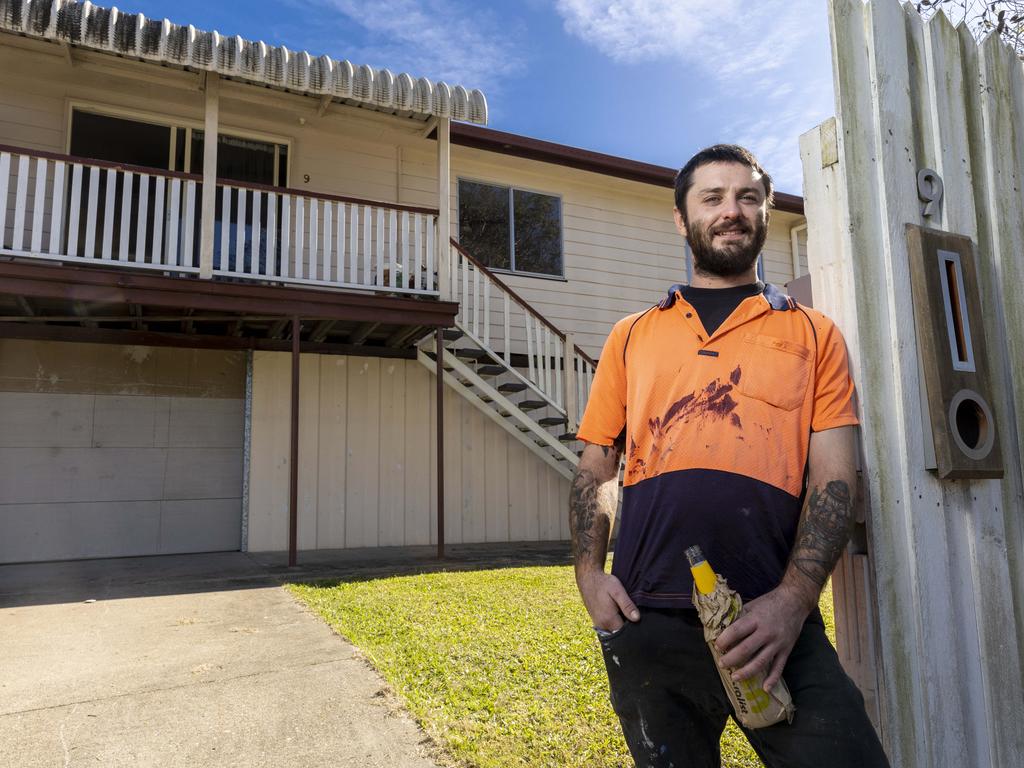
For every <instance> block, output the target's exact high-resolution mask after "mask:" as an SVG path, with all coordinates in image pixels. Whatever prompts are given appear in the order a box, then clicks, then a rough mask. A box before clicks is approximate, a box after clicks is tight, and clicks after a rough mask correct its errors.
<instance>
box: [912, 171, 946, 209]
mask: <svg viewBox="0 0 1024 768" xmlns="http://www.w3.org/2000/svg"><path fill="white" fill-rule="evenodd" d="M917 196H918V198H920V200H921V202H922V203H924V206H923V207H922V209H921V215H922V216H924V217H925V218H927V217H929V216H931V215H932V214H933V213H936V212H937V210H938V207H939V203H941V202H942V177H941V176H939V174H937V173H936V172H935V171H933V170H932V169H931V168H922V169H921V170H920V171H918V172H917Z"/></svg>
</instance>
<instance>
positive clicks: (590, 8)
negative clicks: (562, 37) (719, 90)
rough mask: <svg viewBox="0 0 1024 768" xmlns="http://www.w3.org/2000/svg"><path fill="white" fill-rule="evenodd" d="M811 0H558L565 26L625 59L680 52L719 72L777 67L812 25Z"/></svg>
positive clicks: (742, 73) (745, 73)
mask: <svg viewBox="0 0 1024 768" xmlns="http://www.w3.org/2000/svg"><path fill="white" fill-rule="evenodd" d="M807 6H808V0H803V1H802V2H792V1H789V0H761V1H760V2H750V0H747V2H743V1H742V0H690V1H689V2H681V0H556V3H555V7H556V8H557V9H558V12H559V14H560V15H561V16H562V18H563V20H564V22H565V29H566V31H567V32H568V33H569V34H571V35H575V36H576V37H578V38H580V39H581V40H583V41H584V42H586V43H588V44H590V45H593V46H594V47H595V48H597V49H598V50H599V51H601V52H602V53H604V54H605V55H607V56H609V57H611V58H612V59H614V60H616V61H620V62H625V63H636V62H642V61H653V60H658V59H680V60H683V61H686V62H689V63H692V64H697V65H698V66H700V67H702V68H703V69H705V70H706V71H707V72H708V73H710V74H711V75H713V76H715V77H716V78H718V79H723V80H731V79H735V78H737V77H751V76H754V75H760V74H762V73H763V72H765V71H767V70H771V69H775V68H777V67H779V66H781V65H783V64H784V63H785V61H786V60H788V58H789V55H790V54H792V53H793V52H795V51H796V50H798V48H799V44H800V41H801V40H802V39H804V38H805V37H806V36H807V35H808V34H810V30H809V29H808V25H807V23H806V16H807Z"/></svg>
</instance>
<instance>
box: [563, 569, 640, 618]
mask: <svg viewBox="0 0 1024 768" xmlns="http://www.w3.org/2000/svg"><path fill="white" fill-rule="evenodd" d="M576 585H577V586H578V587H579V590H580V596H581V597H582V598H583V605H584V606H586V609H587V613H589V614H590V619H591V621H592V622H593V623H594V626H595V627H596V628H597V629H603V630H605V631H606V632H615V631H617V630H619V629H621V628H622V625H623V624H624V623H625V622H624V621H623V620H622V617H623V616H625V617H626V618H627V619H629V620H630V621H640V611H638V610H637V607H636V605H635V604H634V603H633V601H632V600H630V599H629V595H628V594H627V592H626V589H625V587H623V586H622V582H621V581H619V580H618V578H616V577H615V576H612V575H611V574H608V573H604V572H601V571H592V572H590V573H584V574H577V576H576Z"/></svg>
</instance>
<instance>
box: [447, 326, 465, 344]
mask: <svg viewBox="0 0 1024 768" xmlns="http://www.w3.org/2000/svg"><path fill="white" fill-rule="evenodd" d="M442 338H444V339H445V340H446V341H456V340H458V339H461V338H462V331H460V330H458V329H457V328H446V329H445V330H444V331H442Z"/></svg>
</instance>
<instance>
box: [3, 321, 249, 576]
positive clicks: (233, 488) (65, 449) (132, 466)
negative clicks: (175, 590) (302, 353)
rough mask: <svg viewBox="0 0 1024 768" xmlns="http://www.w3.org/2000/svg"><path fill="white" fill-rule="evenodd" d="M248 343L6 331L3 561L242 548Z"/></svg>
mask: <svg viewBox="0 0 1024 768" xmlns="http://www.w3.org/2000/svg"><path fill="white" fill-rule="evenodd" d="M244 387H245V353H240V352H225V351H220V350H190V349H175V348H169V347H159V348H155V347H142V346H120V345H111V344H80V343H65V342H43V341H25V340H13V339H11V340H0V562H27V561H46V560H68V559H79V558H94V557H123V556H138V555H156V554H172V553H182V552H206V551H227V550H237V549H239V547H240V544H241V497H242V451H243V439H244Z"/></svg>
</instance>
